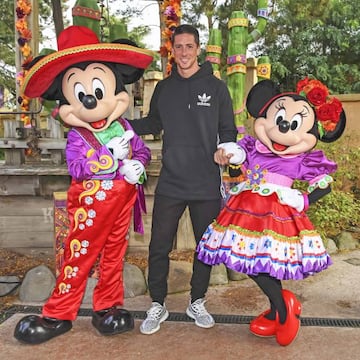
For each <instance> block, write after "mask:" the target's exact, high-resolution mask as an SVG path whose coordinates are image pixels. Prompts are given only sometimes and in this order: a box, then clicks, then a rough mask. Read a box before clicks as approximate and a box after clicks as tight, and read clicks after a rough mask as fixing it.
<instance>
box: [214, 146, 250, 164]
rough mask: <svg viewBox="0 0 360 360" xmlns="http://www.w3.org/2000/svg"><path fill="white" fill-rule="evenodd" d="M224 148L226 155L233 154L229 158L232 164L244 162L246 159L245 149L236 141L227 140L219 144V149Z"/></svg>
mask: <svg viewBox="0 0 360 360" xmlns="http://www.w3.org/2000/svg"><path fill="white" fill-rule="evenodd" d="M220 148H221V149H224V150H225V153H226V155H228V154H233V155H232V157H231V158H230V159H229V163H230V164H234V165H239V164H242V163H243V162H244V161H245V159H246V153H245V150H244V149H243V148H242V147H241V146H240V145H238V144H236V143H234V142H226V143H222V144H219V145H218V149H220Z"/></svg>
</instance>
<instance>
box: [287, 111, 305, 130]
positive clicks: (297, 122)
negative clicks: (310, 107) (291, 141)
mask: <svg viewBox="0 0 360 360" xmlns="http://www.w3.org/2000/svg"><path fill="white" fill-rule="evenodd" d="M302 122H303V119H302V116H301V115H300V114H296V115H295V116H294V117H293V118H292V119H291V122H290V129H291V130H297V129H300V127H301V125H302Z"/></svg>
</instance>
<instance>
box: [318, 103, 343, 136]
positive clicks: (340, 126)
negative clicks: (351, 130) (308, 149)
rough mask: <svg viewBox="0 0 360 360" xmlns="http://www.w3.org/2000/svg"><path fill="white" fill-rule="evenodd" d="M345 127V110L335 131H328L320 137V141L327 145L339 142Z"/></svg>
mask: <svg viewBox="0 0 360 360" xmlns="http://www.w3.org/2000/svg"><path fill="white" fill-rule="evenodd" d="M345 125H346V116H345V111H344V110H343V111H342V112H341V114H340V119H339V121H338V123H337V124H336V127H335V129H334V130H333V131H327V132H326V133H325V134H324V135H323V136H322V137H320V141H322V142H325V143H330V142H333V141H335V140H337V139H338V138H339V137H340V136H341V135H342V133H343V132H344V130H345Z"/></svg>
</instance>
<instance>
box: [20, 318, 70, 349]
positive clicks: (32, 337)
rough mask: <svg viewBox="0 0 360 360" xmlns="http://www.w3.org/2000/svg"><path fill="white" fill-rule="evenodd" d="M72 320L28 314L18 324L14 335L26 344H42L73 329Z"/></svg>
mask: <svg viewBox="0 0 360 360" xmlns="http://www.w3.org/2000/svg"><path fill="white" fill-rule="evenodd" d="M71 328H72V322H71V321H70V320H59V319H53V318H48V317H40V316H37V315H28V316H25V317H24V318H22V319H21V320H20V321H19V322H18V323H17V325H16V327H15V331H14V337H15V338H16V339H17V340H19V341H21V342H23V343H26V344H33V345H35V344H41V343H43V342H45V341H48V340H50V339H52V338H53V337H55V336H59V335H62V334H64V333H66V332H67V331H69V330H71Z"/></svg>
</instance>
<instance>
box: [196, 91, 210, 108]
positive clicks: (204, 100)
mask: <svg viewBox="0 0 360 360" xmlns="http://www.w3.org/2000/svg"><path fill="white" fill-rule="evenodd" d="M198 99H199V101H198V102H197V105H198V106H211V104H210V103H209V101H210V99H211V96H207V95H206V93H203V94H202V95H198Z"/></svg>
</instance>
